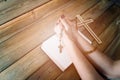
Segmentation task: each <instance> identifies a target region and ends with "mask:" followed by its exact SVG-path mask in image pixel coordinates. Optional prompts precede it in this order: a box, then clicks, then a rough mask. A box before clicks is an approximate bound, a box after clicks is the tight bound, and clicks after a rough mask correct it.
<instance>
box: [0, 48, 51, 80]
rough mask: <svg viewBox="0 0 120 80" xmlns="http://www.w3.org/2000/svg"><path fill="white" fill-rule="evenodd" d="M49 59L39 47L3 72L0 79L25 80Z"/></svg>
mask: <svg viewBox="0 0 120 80" xmlns="http://www.w3.org/2000/svg"><path fill="white" fill-rule="evenodd" d="M14 57H16V56H14ZM48 60H49V58H48V57H47V56H46V55H45V54H44V53H43V52H42V50H41V49H40V47H38V48H36V49H34V50H32V51H31V52H30V53H29V54H27V55H25V56H24V57H23V58H22V59H20V60H19V61H17V62H15V63H14V64H13V65H12V66H10V67H9V68H8V69H6V70H4V71H3V72H1V73H0V80H25V79H26V78H27V77H28V76H29V75H31V74H32V73H33V72H34V71H36V69H38V68H39V67H41V66H42V65H43V64H44V63H45V62H47V61H48Z"/></svg>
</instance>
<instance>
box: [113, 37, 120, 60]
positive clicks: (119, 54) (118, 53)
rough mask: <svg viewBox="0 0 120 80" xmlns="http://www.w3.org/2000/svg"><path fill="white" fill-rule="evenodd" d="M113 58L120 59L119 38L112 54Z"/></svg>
mask: <svg viewBox="0 0 120 80" xmlns="http://www.w3.org/2000/svg"><path fill="white" fill-rule="evenodd" d="M113 59H114V60H120V39H119V44H118V47H117V49H116V51H115V53H114V55H113Z"/></svg>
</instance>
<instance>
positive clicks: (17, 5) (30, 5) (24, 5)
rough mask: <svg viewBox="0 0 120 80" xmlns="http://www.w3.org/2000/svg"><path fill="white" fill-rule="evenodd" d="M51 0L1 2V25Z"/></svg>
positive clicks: (11, 0)
mask: <svg viewBox="0 0 120 80" xmlns="http://www.w3.org/2000/svg"><path fill="white" fill-rule="evenodd" d="M48 1H50V0H34V1H32V0H7V1H4V2H2V3H0V25H1V24H3V23H5V22H7V21H9V20H11V19H14V18H16V17H18V16H20V15H22V14H24V13H26V12H28V11H30V10H32V9H34V8H36V7H38V6H40V5H42V4H44V3H46V2H48Z"/></svg>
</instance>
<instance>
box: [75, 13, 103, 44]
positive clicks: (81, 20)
mask: <svg viewBox="0 0 120 80" xmlns="http://www.w3.org/2000/svg"><path fill="white" fill-rule="evenodd" d="M76 18H77V19H78V20H79V21H80V26H82V25H83V26H84V28H85V29H86V30H87V31H88V32H89V33H90V35H91V36H92V37H93V38H94V39H95V40H96V41H97V43H98V44H101V43H102V41H101V40H100V38H99V37H98V36H97V35H96V34H95V33H94V32H93V30H92V29H91V28H90V27H89V26H88V23H90V22H92V20H91V19H89V20H87V21H85V20H84V19H83V18H82V17H81V16H80V15H77V16H76Z"/></svg>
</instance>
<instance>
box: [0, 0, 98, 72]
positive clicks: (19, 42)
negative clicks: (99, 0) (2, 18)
mask: <svg viewBox="0 0 120 80" xmlns="http://www.w3.org/2000/svg"><path fill="white" fill-rule="evenodd" d="M91 1H92V2H93V4H94V3H96V2H95V0H91ZM91 1H87V2H88V3H89V2H91ZM78 2H79V3H78ZM83 2H84V3H86V0H84V1H83V0H82V3H83ZM69 4H70V5H69ZM69 4H67V5H68V6H67V7H63V8H61V9H60V10H59V11H55V12H54V13H53V14H51V15H49V16H47V18H45V19H43V20H38V22H36V23H33V24H32V25H30V26H29V28H28V29H25V30H24V31H22V32H20V33H19V34H17V35H15V36H13V37H12V38H10V39H9V40H7V41H5V42H3V43H1V44H0V51H1V52H0V71H2V70H4V69H6V68H7V67H8V66H9V65H11V64H12V63H14V62H15V61H16V60H18V59H19V58H21V57H22V56H24V55H25V54H27V53H28V52H29V51H30V50H32V49H33V48H34V47H36V46H38V45H39V44H41V42H43V41H44V40H45V39H47V38H48V37H49V36H50V35H52V34H53V33H54V31H53V30H54V29H53V28H54V24H55V22H56V21H57V19H58V17H59V16H60V15H61V12H62V11H63V10H64V11H65V10H68V9H69V8H71V7H74V6H76V4H80V1H75V3H73V2H71V3H69ZM93 4H90V5H89V6H88V8H89V7H90V6H92V5H93ZM79 6H81V7H82V8H83V7H84V6H86V5H85V4H83V5H79ZM79 6H78V7H76V9H77V8H79V10H80V11H81V9H80V7H79ZM86 9H87V8H85V9H84V10H82V11H85V10H86ZM81 13H82V12H81ZM69 14H73V15H75V14H74V13H72V12H69ZM14 55H17V56H16V57H14Z"/></svg>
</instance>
